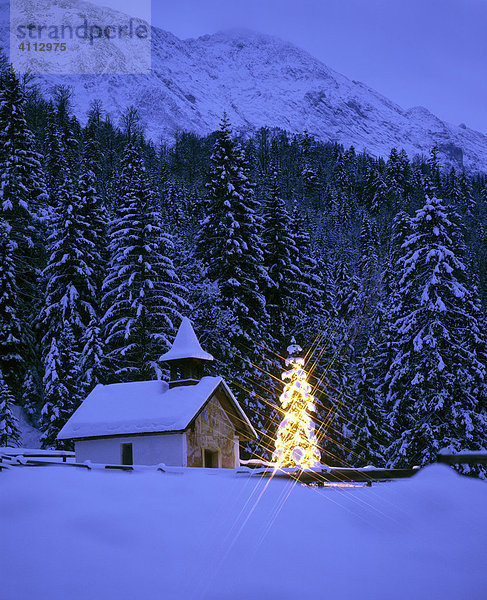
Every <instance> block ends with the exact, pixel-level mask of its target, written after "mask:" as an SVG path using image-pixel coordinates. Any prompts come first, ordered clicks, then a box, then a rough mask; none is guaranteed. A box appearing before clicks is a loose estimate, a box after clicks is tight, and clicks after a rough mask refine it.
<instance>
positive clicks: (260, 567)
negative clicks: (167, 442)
mask: <svg viewBox="0 0 487 600" xmlns="http://www.w3.org/2000/svg"><path fill="white" fill-rule="evenodd" d="M486 499H487V486H486V484H485V483H484V482H482V481H478V480H473V479H468V478H465V477H461V476H459V475H457V474H456V473H455V472H454V471H453V470H451V469H450V468H448V467H446V466H440V465H436V466H432V467H427V468H425V469H424V470H422V471H421V472H420V473H419V474H418V475H416V476H415V477H414V478H412V479H410V480H404V481H398V482H393V483H389V484H379V485H376V486H374V487H372V488H365V487H354V488H350V487H332V488H322V489H318V488H306V487H303V486H300V485H296V484H295V483H294V482H291V481H278V480H265V481H261V480H258V479H254V478H245V477H240V476H238V475H236V474H235V472H233V471H221V470H213V471H212V470H204V469H198V470H197V469H187V470H185V471H184V472H183V473H182V474H174V473H173V474H162V473H154V472H145V473H144V472H139V473H118V472H117V473H98V472H95V471H92V472H85V471H81V470H77V469H74V468H73V469H71V468H57V467H43V468H37V469H36V468H21V467H19V468H13V469H11V470H9V471H4V472H2V473H1V474H0V532H1V536H0V556H1V557H2V559H1V561H0V581H1V582H2V583H1V591H0V597H1V598H2V600H40V599H43V598H49V599H50V600H61V599H62V600H65V599H66V598H69V599H70V600H78V599H80V600H81V599H83V600H86V599H88V598H90V599H91V598H93V599H95V598H97V599H103V600H111V599H117V600H125V599H126V600H133V599H135V598H141V599H142V598H143V599H144V600H151V599H164V600H172V599H176V598H177V599H211V600H219V599H227V598H232V599H233V600H251V599H260V598H262V599H266V600H273V599H276V600H277V599H287V598H289V599H291V598H308V597H310V598H334V599H335V600H339V599H348V598H353V597H358V598H361V599H362V600H391V599H395V600H403V599H404V600H406V599H407V600H410V599H411V598H414V599H415V600H420V599H423V598H424V599H425V600H426V599H428V600H436V599H438V600H448V599H451V600H460V599H466V600H467V599H468V600H483V599H484V598H485V597H487V569H486V568H485V551H486V548H487V512H486V511H485V506H486Z"/></svg>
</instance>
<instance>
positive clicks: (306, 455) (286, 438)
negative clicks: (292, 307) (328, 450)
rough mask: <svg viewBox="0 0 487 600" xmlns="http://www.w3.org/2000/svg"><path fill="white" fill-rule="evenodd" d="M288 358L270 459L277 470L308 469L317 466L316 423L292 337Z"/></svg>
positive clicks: (296, 346)
mask: <svg viewBox="0 0 487 600" xmlns="http://www.w3.org/2000/svg"><path fill="white" fill-rule="evenodd" d="M287 352H288V355H289V358H288V359H286V367H290V369H289V370H287V371H285V372H284V373H283V374H282V379H283V381H287V383H286V384H285V387H284V391H283V393H282V394H281V396H280V398H279V400H280V403H281V406H282V408H283V410H284V418H283V419H282V421H281V423H280V425H279V429H278V431H277V437H276V443H275V447H276V449H275V450H274V453H273V454H272V460H273V462H275V463H276V466H277V467H278V468H286V467H300V468H301V469H309V468H312V467H318V466H319V465H320V459H321V455H320V451H319V449H318V439H317V437H316V433H315V424H314V422H313V419H312V418H311V416H310V413H312V412H316V407H315V404H314V401H315V400H316V398H315V397H314V396H313V395H312V394H311V385H310V384H309V383H308V374H307V373H306V371H305V369H304V359H303V358H301V357H300V354H301V352H302V349H301V348H300V347H299V346H298V345H297V344H296V341H295V340H294V338H293V339H292V340H291V345H290V346H289V347H288V349H287Z"/></svg>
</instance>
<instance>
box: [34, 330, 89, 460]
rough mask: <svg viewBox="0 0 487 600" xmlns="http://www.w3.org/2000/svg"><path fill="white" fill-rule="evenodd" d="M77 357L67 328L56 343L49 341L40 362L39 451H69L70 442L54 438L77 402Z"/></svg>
mask: <svg viewBox="0 0 487 600" xmlns="http://www.w3.org/2000/svg"><path fill="white" fill-rule="evenodd" d="M78 362H79V356H78V353H77V352H76V351H75V341H74V338H73V332H72V331H71V329H70V328H69V326H68V327H67V328H66V329H64V330H63V332H62V333H61V335H60V336H59V340H58V339H56V338H55V337H53V338H52V339H51V340H50V346H49V350H48V352H47V354H46V356H45V361H44V367H45V369H44V381H43V384H44V406H43V407H42V411H41V423H40V425H41V429H42V431H43V434H42V437H41V442H42V447H43V448H49V447H53V446H54V447H57V448H59V449H71V444H70V442H65V441H57V439H56V438H57V435H58V433H59V431H60V430H61V429H62V427H63V426H64V425H65V424H66V422H67V420H68V419H69V418H70V417H71V415H72V414H73V412H74V411H75V410H76V408H78V406H79V403H80V401H81V396H80V385H79V371H78Z"/></svg>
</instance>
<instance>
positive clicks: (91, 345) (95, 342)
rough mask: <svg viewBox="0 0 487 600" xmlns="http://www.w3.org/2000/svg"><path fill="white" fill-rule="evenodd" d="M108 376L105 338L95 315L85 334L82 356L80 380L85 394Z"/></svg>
mask: <svg viewBox="0 0 487 600" xmlns="http://www.w3.org/2000/svg"><path fill="white" fill-rule="evenodd" d="M107 378H108V373H107V358H106V356H105V339H104V335H103V330H102V327H101V325H100V323H99V319H98V318H97V317H93V319H92V320H91V321H90V323H89V325H88V327H87V328H86V330H85V332H84V336H83V348H82V350H81V356H80V381H81V385H82V386H83V395H85V396H86V395H87V394H89V393H90V392H91V390H92V389H93V388H94V387H95V386H96V385H97V384H98V383H105V381H106V380H107Z"/></svg>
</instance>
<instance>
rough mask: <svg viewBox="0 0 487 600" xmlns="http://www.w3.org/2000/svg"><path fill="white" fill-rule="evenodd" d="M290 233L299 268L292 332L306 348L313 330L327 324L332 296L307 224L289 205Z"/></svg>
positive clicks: (303, 216)
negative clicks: (316, 255) (315, 253)
mask: <svg viewBox="0 0 487 600" xmlns="http://www.w3.org/2000/svg"><path fill="white" fill-rule="evenodd" d="M291 234H292V237H293V240H294V246H295V248H296V255H295V258H294V261H295V264H296V265H297V267H298V269H299V279H298V280H297V282H296V283H297V285H296V286H295V290H294V302H295V311H296V314H295V318H294V323H293V332H294V334H295V336H296V337H297V338H298V339H300V340H303V342H304V343H305V344H306V345H307V346H306V347H309V346H310V345H311V343H312V342H313V340H314V339H315V337H316V334H317V331H320V330H323V328H324V327H326V326H327V324H329V320H330V307H331V304H332V299H331V298H330V295H329V293H328V291H329V290H328V283H329V282H328V281H327V280H326V274H325V270H326V269H324V270H323V272H322V271H321V270H320V269H319V267H318V261H317V260H316V258H315V256H314V252H313V247H312V243H311V235H310V224H309V220H308V218H307V216H306V215H305V214H304V213H303V209H302V208H301V207H299V206H298V205H297V203H296V202H294V204H293V211H292V215H291Z"/></svg>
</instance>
